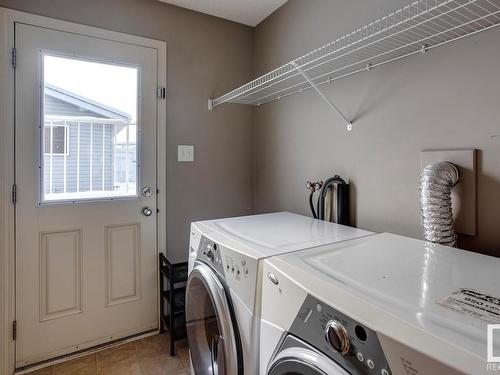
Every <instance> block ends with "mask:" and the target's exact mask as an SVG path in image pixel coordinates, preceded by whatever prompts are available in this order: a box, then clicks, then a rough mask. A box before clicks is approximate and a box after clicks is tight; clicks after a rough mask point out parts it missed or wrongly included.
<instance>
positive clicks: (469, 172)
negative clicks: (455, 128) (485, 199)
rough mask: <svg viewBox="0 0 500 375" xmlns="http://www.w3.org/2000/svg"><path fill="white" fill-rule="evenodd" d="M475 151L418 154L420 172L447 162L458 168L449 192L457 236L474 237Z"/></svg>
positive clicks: (475, 220) (475, 204) (437, 151)
mask: <svg viewBox="0 0 500 375" xmlns="http://www.w3.org/2000/svg"><path fill="white" fill-rule="evenodd" d="M476 154H477V152H476V150H474V149H467V150H436V151H422V152H421V153H420V170H421V171H422V170H423V169H424V168H425V167H426V166H427V165H429V164H433V163H437V162H439V161H449V162H450V163H453V164H455V165H456V166H457V167H458V170H459V173H460V179H459V182H458V184H457V185H456V186H455V187H453V189H452V190H451V204H452V209H453V217H454V219H455V230H456V232H457V233H459V234H465V235H468V236H475V235H476V230H477V218H476V216H477V211H476V210H477V208H476V206H477V198H476V189H477V182H476V181H477V177H476V174H477V171H476Z"/></svg>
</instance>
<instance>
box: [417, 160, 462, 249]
mask: <svg viewBox="0 0 500 375" xmlns="http://www.w3.org/2000/svg"><path fill="white" fill-rule="evenodd" d="M458 179H459V174H458V169H457V167H456V166H455V165H454V164H452V163H450V162H447V161H442V162H438V163H434V164H430V165H428V166H427V167H425V168H424V170H423V171H422V174H421V175H420V210H421V215H422V218H421V220H422V227H423V230H424V237H425V239H426V240H427V241H430V242H436V243H440V244H443V245H447V246H452V247H456V246H457V235H456V233H455V223H454V221H453V212H452V209H451V188H452V187H453V186H455V185H456V184H457V183H458Z"/></svg>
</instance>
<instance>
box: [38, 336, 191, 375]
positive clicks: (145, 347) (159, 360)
mask: <svg viewBox="0 0 500 375" xmlns="http://www.w3.org/2000/svg"><path fill="white" fill-rule="evenodd" d="M176 348H177V356H175V357H171V356H170V339H169V336H168V334H163V335H156V336H151V337H147V338H145V339H141V340H138V341H135V342H130V343H126V344H123V345H120V346H116V347H114V348H110V349H107V350H103V351H102V352H98V353H94V354H89V355H87V356H85V357H81V358H78V359H74V360H72V361H69V362H65V363H61V364H58V365H55V366H52V367H48V368H44V369H42V370H38V371H34V372H30V373H29V375H189V374H190V371H189V356H188V348H187V342H186V341H180V342H178V343H177V344H176Z"/></svg>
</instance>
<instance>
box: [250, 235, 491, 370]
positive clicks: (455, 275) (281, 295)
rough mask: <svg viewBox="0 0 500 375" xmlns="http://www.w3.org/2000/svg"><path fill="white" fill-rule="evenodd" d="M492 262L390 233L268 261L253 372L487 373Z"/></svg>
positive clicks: (264, 263)
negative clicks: (258, 361) (257, 355)
mask: <svg viewBox="0 0 500 375" xmlns="http://www.w3.org/2000/svg"><path fill="white" fill-rule="evenodd" d="M499 270H500V259H498V258H494V257H490V256H485V255H480V254H477V253H472V252H467V251H463V250H459V249H455V248H450V247H445V246H441V245H436V244H431V243H428V242H423V241H419V240H415V239H410V238H406V237H401V236H397V235H393V234H388V233H383V234H377V235H374V236H368V237H364V238H360V239H354V240H351V241H346V242H342V243H339V244H333V245H327V246H321V247H317V248H314V249H310V250H305V251H301V252H297V253H293V254H286V255H282V256H277V257H273V258H269V259H266V260H265V261H264V262H263V274H264V281H263V285H262V313H261V356H260V357H261V358H260V359H261V369H260V374H261V375H285V374H295V375H330V374H373V375H391V374H392V375H424V374H425V375H434V374H436V375H451V374H488V373H489V374H492V373H494V370H495V369H496V371H498V369H499V368H500V366H499V363H496V362H495V356H496V360H499V358H500V357H499V354H498V353H500V299H499V298H498V297H499V296H500V272H499ZM488 332H489V333H488ZM488 335H489V336H490V338H488ZM488 353H489V354H488ZM495 353H497V354H495ZM488 355H489V356H490V358H488ZM492 371H493V372H492Z"/></svg>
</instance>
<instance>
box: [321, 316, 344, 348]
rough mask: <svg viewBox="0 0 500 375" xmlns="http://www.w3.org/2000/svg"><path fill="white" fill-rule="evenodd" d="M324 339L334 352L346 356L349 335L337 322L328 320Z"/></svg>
mask: <svg viewBox="0 0 500 375" xmlns="http://www.w3.org/2000/svg"><path fill="white" fill-rule="evenodd" d="M325 338H326V341H327V342H328V343H329V344H330V346H331V347H332V348H333V350H335V351H336V352H339V353H340V354H342V355H346V354H347V353H348V352H349V335H348V334H347V331H346V329H345V328H344V326H343V325H342V323H340V322H339V321H337V320H330V321H329V322H328V323H326V329H325Z"/></svg>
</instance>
